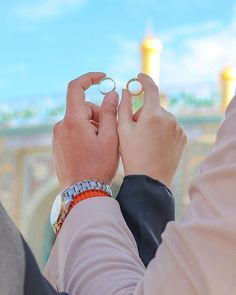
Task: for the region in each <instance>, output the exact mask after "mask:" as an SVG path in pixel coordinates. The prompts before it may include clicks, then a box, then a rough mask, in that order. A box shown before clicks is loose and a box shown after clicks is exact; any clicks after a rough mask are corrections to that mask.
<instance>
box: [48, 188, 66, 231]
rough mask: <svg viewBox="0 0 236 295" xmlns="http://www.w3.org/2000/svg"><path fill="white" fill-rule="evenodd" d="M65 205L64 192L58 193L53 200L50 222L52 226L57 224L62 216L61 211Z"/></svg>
mask: <svg viewBox="0 0 236 295" xmlns="http://www.w3.org/2000/svg"><path fill="white" fill-rule="evenodd" d="M62 207H63V200H62V194H61V193H60V194H58V195H57V196H56V198H55V200H54V202H53V205H52V210H51V214H50V223H51V225H52V226H55V225H56V224H57V223H58V221H59V218H60V215H61V211H62Z"/></svg>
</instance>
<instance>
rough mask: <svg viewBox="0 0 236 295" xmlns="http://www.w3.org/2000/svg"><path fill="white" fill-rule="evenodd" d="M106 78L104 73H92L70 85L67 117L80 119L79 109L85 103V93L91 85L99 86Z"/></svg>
mask: <svg viewBox="0 0 236 295" xmlns="http://www.w3.org/2000/svg"><path fill="white" fill-rule="evenodd" d="M105 76H106V74H105V73H102V72H91V73H87V74H85V75H82V76H80V77H79V78H77V79H75V80H72V81H71V82H70V83H69V85H68V89H67V95H66V114H65V117H67V116H70V117H74V116H76V117H78V111H79V108H80V106H81V105H82V104H84V102H85V93H84V91H85V90H86V89H88V88H89V87H90V86H91V85H94V84H97V83H98V82H99V81H100V80H101V79H102V78H104V77H105Z"/></svg>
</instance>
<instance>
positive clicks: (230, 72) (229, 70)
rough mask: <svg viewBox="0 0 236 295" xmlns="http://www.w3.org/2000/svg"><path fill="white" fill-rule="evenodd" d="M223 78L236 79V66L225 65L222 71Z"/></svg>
mask: <svg viewBox="0 0 236 295" xmlns="http://www.w3.org/2000/svg"><path fill="white" fill-rule="evenodd" d="M221 78H222V79H223V80H236V68H233V67H225V68H224V70H223V71H222V73H221Z"/></svg>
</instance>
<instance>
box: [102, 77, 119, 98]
mask: <svg viewBox="0 0 236 295" xmlns="http://www.w3.org/2000/svg"><path fill="white" fill-rule="evenodd" d="M106 80H107V81H111V82H112V83H113V85H114V86H113V88H112V89H111V90H109V91H106V92H105V91H102V90H101V89H100V86H101V84H102V83H103V82H104V81H106ZM115 89H116V82H115V81H114V80H113V79H112V78H109V77H105V78H103V79H102V80H100V81H99V83H98V91H99V92H100V93H101V94H103V95H106V94H108V93H109V92H112V91H114V90H115Z"/></svg>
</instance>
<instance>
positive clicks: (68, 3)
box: [14, 0, 86, 21]
mask: <svg viewBox="0 0 236 295" xmlns="http://www.w3.org/2000/svg"><path fill="white" fill-rule="evenodd" d="M85 2H86V0H37V1H35V2H34V3H29V4H21V5H19V6H17V7H16V8H15V9H14V14H15V15H16V16H17V17H19V18H21V19H24V20H30V21H42V20H51V19H54V18H56V17H58V16H60V15H61V14H63V12H64V11H65V10H66V9H69V8H76V7H80V6H82V5H83V4H84V3H85Z"/></svg>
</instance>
